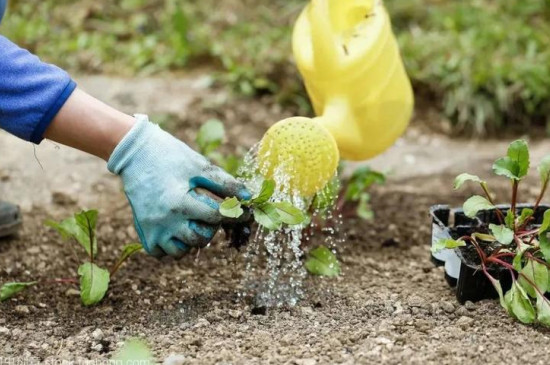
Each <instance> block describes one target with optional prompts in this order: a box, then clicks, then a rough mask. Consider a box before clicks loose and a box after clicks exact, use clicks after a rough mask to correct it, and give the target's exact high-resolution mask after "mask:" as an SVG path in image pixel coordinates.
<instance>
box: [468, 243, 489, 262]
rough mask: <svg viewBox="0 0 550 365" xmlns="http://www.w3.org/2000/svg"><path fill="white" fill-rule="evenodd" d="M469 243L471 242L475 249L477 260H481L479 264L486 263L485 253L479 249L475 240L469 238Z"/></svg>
mask: <svg viewBox="0 0 550 365" xmlns="http://www.w3.org/2000/svg"><path fill="white" fill-rule="evenodd" d="M470 242H472V244H473V245H474V247H475V248H476V250H477V254H478V255H479V258H480V259H481V262H482V263H483V262H485V261H487V255H485V252H483V250H482V249H481V247H480V246H479V244H478V243H477V241H476V240H475V238H473V237H470Z"/></svg>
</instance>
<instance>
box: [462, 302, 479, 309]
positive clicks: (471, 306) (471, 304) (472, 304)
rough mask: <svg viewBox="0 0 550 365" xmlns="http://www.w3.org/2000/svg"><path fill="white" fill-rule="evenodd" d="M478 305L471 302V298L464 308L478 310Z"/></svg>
mask: <svg viewBox="0 0 550 365" xmlns="http://www.w3.org/2000/svg"><path fill="white" fill-rule="evenodd" d="M476 307H477V306H476V305H475V303H473V302H470V301H469V300H468V301H467V302H466V303H465V304H464V308H466V309H467V310H469V311H473V310H476Z"/></svg>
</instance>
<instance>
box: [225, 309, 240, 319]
mask: <svg viewBox="0 0 550 365" xmlns="http://www.w3.org/2000/svg"><path fill="white" fill-rule="evenodd" d="M228 314H229V316H230V317H232V318H235V319H237V318H240V317H241V315H242V314H243V312H242V311H240V310H236V309H231V310H229V312H228Z"/></svg>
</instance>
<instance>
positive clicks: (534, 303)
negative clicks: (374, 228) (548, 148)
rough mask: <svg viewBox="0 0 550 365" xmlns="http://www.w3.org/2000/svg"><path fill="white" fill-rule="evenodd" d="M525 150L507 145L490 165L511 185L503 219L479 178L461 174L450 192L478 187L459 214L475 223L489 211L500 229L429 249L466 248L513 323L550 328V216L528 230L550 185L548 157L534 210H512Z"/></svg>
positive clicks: (519, 145) (486, 229)
mask: <svg viewBox="0 0 550 365" xmlns="http://www.w3.org/2000/svg"><path fill="white" fill-rule="evenodd" d="M529 165H530V161H529V149H528V147H527V143H526V142H525V141H524V140H517V141H514V142H512V143H511V144H510V146H509V147H508V153H507V155H506V156H505V157H502V158H499V159H498V160H496V161H495V163H494V164H493V172H494V173H495V174H497V175H500V176H504V177H506V178H508V179H509V180H510V183H511V189H512V194H511V195H512V201H511V204H510V209H509V210H508V211H507V212H506V214H504V212H503V210H502V209H500V208H498V207H497V206H496V205H495V203H494V201H493V198H492V196H491V193H490V190H489V187H488V184H487V182H486V181H484V180H482V179H480V178H479V177H478V176H475V175H470V174H461V175H459V176H457V178H456V180H455V183H454V187H455V189H459V188H460V187H461V186H462V185H463V184H464V183H466V182H474V183H477V184H479V185H480V187H481V190H482V191H483V195H474V196H472V197H470V198H469V199H468V200H466V202H465V203H464V206H463V208H464V214H465V215H466V216H468V217H470V218H475V217H476V216H477V214H478V213H479V212H480V211H483V210H489V209H493V210H495V212H496V214H497V219H498V221H499V223H500V224H489V226H488V227H481V228H480V229H479V230H478V232H474V233H472V234H470V235H467V236H463V237H460V238H459V239H456V240H454V239H442V240H440V241H438V242H437V243H436V245H434V247H433V248H432V250H433V251H434V252H437V251H440V250H442V249H444V248H456V247H464V246H467V245H471V246H472V247H473V248H474V249H475V251H476V252H477V255H478V256H479V260H480V266H481V270H482V271H483V273H484V274H485V276H486V277H487V278H488V279H489V281H490V282H491V283H492V284H493V286H494V287H495V289H496V291H497V293H498V295H499V297H500V304H501V305H502V307H504V308H505V309H506V310H507V312H508V313H509V314H510V315H512V316H513V317H515V318H517V319H518V320H520V321H521V322H523V323H533V322H535V321H538V322H539V323H542V324H544V325H547V326H550V301H549V300H548V298H547V297H546V295H545V294H546V293H547V292H548V291H549V289H550V271H549V268H550V237H549V232H550V210H546V211H545V212H544V216H543V219H542V223H541V224H540V226H537V225H535V224H533V220H534V218H533V216H534V214H535V211H537V208H538V207H539V205H540V203H541V201H542V199H543V198H544V195H545V193H546V191H547V188H548V184H549V180H550V156H546V157H545V158H544V159H543V160H542V162H541V163H540V165H539V166H538V172H539V175H540V182H541V189H540V192H539V195H538V197H537V199H536V201H535V204H534V206H533V209H530V208H524V209H522V210H521V212H519V211H518V209H517V201H518V191H519V184H520V182H521V180H523V179H524V178H525V177H526V176H527V173H528V171H529ZM489 267H502V268H505V269H506V270H508V272H509V274H510V276H511V278H512V286H511V288H510V289H509V290H508V291H507V292H506V293H504V291H503V288H502V285H501V283H500V281H499V280H497V279H496V278H494V277H493V276H492V275H491V274H490V273H489V270H488V268H489Z"/></svg>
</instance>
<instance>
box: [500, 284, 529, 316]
mask: <svg viewBox="0 0 550 365" xmlns="http://www.w3.org/2000/svg"><path fill="white" fill-rule="evenodd" d="M504 300H505V301H506V304H507V306H508V308H509V311H510V312H511V314H513V315H514V316H515V317H516V318H517V319H519V320H520V321H521V322H523V323H533V321H534V320H535V309H534V308H533V305H532V304H531V301H530V300H529V297H528V296H527V294H526V293H525V291H524V290H523V289H522V287H521V286H520V285H519V284H518V282H517V281H514V283H513V284H512V288H511V289H510V290H509V291H508V293H506V295H505V296H504Z"/></svg>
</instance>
